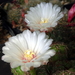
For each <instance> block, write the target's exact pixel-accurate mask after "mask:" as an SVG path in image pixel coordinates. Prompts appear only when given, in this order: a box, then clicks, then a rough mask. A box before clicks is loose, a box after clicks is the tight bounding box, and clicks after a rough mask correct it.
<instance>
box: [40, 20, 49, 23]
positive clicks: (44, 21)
mask: <svg viewBox="0 0 75 75" xmlns="http://www.w3.org/2000/svg"><path fill="white" fill-rule="evenodd" d="M42 23H48V19H41V21H40V24H42Z"/></svg>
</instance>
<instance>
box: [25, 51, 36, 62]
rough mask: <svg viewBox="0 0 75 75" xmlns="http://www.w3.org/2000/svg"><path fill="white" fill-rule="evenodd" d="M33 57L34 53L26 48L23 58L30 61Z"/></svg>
mask: <svg viewBox="0 0 75 75" xmlns="http://www.w3.org/2000/svg"><path fill="white" fill-rule="evenodd" d="M34 57H35V53H34V52H33V51H31V50H26V51H25V52H24V59H25V60H28V61H30V60H31V59H33V58H34Z"/></svg>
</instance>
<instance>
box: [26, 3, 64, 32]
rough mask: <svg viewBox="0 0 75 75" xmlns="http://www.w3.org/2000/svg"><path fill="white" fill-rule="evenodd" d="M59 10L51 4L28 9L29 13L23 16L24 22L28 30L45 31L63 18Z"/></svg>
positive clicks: (42, 4) (41, 4)
mask: <svg viewBox="0 0 75 75" xmlns="http://www.w3.org/2000/svg"><path fill="white" fill-rule="evenodd" d="M60 11H61V8H60V7H58V5H54V6H53V5H52V3H40V4H37V6H35V7H30V11H27V14H25V22H26V23H27V26H28V27H29V28H30V29H33V30H40V31H47V30H48V28H50V27H55V26H56V25H57V21H58V20H59V19H61V18H62V17H63V13H62V12H60Z"/></svg>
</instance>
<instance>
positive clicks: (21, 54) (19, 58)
mask: <svg viewBox="0 0 75 75" xmlns="http://www.w3.org/2000/svg"><path fill="white" fill-rule="evenodd" d="M51 43H52V39H48V38H47V37H46V34H45V33H44V32H41V33H40V32H39V33H38V32H33V33H32V32H30V31H29V30H25V31H24V32H23V33H21V34H18V35H16V36H13V37H10V38H9V40H8V41H7V42H6V43H5V46H4V47H3V48H2V50H3V53H4V55H3V56H2V60H3V61H5V62H7V63H10V66H11V68H16V67H18V66H21V69H22V71H28V70H30V68H31V67H39V66H40V65H44V63H47V62H48V59H49V58H50V57H51V56H53V55H55V51H54V50H49V49H50V45H51Z"/></svg>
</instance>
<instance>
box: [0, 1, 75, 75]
mask: <svg viewBox="0 0 75 75" xmlns="http://www.w3.org/2000/svg"><path fill="white" fill-rule="evenodd" d="M41 2H51V3H53V4H57V5H58V6H60V7H61V9H62V11H63V12H64V13H65V14H64V17H63V18H62V19H60V20H59V22H58V25H57V26H56V27H54V28H53V30H52V31H51V32H48V35H49V37H50V38H52V39H54V41H53V44H52V45H51V47H52V49H55V50H56V52H57V53H56V55H55V56H53V57H52V58H51V59H50V61H49V63H48V64H47V65H45V66H41V67H39V68H38V69H36V72H37V75H75V5H74V4H75V0H0V58H1V56H2V55H3V54H2V47H3V46H4V43H5V42H6V41H7V40H8V38H9V37H11V36H15V35H17V34H19V33H21V32H23V31H24V30H26V29H29V28H28V27H27V26H26V25H27V24H26V23H25V22H24V18H25V16H24V15H25V14H26V13H27V11H28V10H29V8H30V7H33V6H36V5H37V4H38V3H41ZM73 5H74V7H73ZM72 7H73V8H72ZM70 9H73V14H71V15H70V14H69V11H70ZM69 17H71V18H70V19H69ZM0 75H13V74H12V73H11V69H10V66H9V64H8V63H5V62H3V61H2V60H0Z"/></svg>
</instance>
